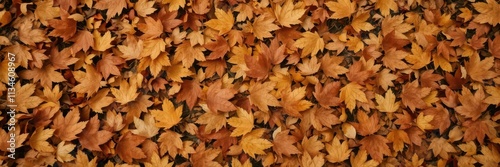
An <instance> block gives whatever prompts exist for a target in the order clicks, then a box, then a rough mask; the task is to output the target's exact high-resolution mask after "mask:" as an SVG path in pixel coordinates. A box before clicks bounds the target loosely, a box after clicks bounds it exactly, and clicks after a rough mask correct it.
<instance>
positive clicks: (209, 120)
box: [196, 112, 227, 133]
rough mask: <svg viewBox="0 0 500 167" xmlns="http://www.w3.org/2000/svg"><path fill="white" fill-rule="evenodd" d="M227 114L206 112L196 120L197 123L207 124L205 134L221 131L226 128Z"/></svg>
mask: <svg viewBox="0 0 500 167" xmlns="http://www.w3.org/2000/svg"><path fill="white" fill-rule="evenodd" d="M226 122H227V119H226V116H225V113H213V112H206V113H204V114H203V115H201V116H200V117H198V120H196V123H199V124H206V126H205V132H206V133H208V132H210V131H212V130H215V131H219V130H220V129H221V128H222V127H224V126H226Z"/></svg>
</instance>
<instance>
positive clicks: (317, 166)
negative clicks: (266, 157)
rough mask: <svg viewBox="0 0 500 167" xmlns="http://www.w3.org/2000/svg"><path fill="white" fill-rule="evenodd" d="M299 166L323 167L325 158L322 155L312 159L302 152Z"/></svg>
mask: <svg viewBox="0 0 500 167" xmlns="http://www.w3.org/2000/svg"><path fill="white" fill-rule="evenodd" d="M247 162H248V161H247ZM301 164H302V166H307V167H322V166H323V165H325V158H323V155H316V156H314V158H312V157H311V155H309V153H307V152H304V154H303V155H302V161H301Z"/></svg>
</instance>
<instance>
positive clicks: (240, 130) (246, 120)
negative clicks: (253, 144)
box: [227, 107, 253, 137]
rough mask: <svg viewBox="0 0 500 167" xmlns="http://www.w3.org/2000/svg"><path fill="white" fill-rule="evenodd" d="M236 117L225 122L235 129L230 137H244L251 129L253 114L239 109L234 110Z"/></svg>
mask: <svg viewBox="0 0 500 167" xmlns="http://www.w3.org/2000/svg"><path fill="white" fill-rule="evenodd" d="M236 113H237V114H238V117H232V118H229V120H227V123H229V125H231V126H232V127H235V128H236V129H234V130H233V132H231V136H233V137H236V136H241V135H245V134H247V133H248V132H250V131H252V129H253V114H252V113H248V111H246V110H244V109H242V108H239V107H238V109H237V110H236Z"/></svg>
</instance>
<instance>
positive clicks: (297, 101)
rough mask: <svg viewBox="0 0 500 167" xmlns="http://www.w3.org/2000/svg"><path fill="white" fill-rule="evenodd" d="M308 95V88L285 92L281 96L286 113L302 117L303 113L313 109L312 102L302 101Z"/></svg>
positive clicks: (281, 103)
mask: <svg viewBox="0 0 500 167" xmlns="http://www.w3.org/2000/svg"><path fill="white" fill-rule="evenodd" d="M305 95H306V87H300V88H297V89H294V90H293V91H292V90H290V89H287V90H285V91H284V92H283V93H282V94H281V101H280V105H281V106H282V107H283V110H284V111H285V113H287V114H288V115H290V116H294V117H302V115H301V114H300V112H301V111H304V110H306V109H308V108H309V107H311V106H312V105H313V104H312V103H311V102H310V101H307V100H302V99H303V98H304V97H305Z"/></svg>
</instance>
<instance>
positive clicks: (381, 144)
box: [359, 135, 391, 162]
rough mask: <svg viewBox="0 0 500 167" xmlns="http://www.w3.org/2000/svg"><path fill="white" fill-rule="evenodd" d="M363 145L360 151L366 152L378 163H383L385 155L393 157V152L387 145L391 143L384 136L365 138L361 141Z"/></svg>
mask: <svg viewBox="0 0 500 167" xmlns="http://www.w3.org/2000/svg"><path fill="white" fill-rule="evenodd" d="M359 143H360V144H361V147H360V149H362V150H366V151H367V152H368V154H370V156H371V157H372V158H373V159H374V160H375V161H377V162H382V158H383V156H384V155H391V150H390V149H389V146H387V144H386V143H389V140H387V139H386V138H385V137H384V136H381V135H370V136H367V137H364V138H363V139H361V141H359Z"/></svg>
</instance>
